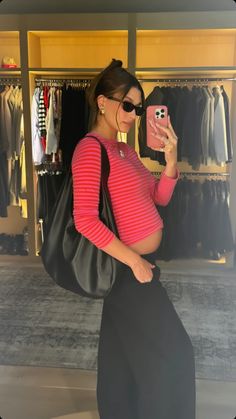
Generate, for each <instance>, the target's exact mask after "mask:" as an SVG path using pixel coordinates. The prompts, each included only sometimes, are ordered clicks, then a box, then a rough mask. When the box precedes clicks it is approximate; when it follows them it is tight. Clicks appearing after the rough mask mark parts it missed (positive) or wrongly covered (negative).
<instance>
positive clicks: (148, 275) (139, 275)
mask: <svg viewBox="0 0 236 419" xmlns="http://www.w3.org/2000/svg"><path fill="white" fill-rule="evenodd" d="M130 268H131V269H132V271H133V274H134V276H135V278H136V279H137V281H139V282H141V283H145V282H151V280H152V277H153V272H152V269H153V268H155V265H152V264H151V263H150V262H148V261H147V260H146V259H144V258H142V257H141V256H140V258H139V259H138V260H136V261H135V263H134V264H131V265H130Z"/></svg>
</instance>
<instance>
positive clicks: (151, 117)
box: [146, 105, 168, 148]
mask: <svg viewBox="0 0 236 419" xmlns="http://www.w3.org/2000/svg"><path fill="white" fill-rule="evenodd" d="M156 122H158V124H159V125H161V126H163V127H167V126H168V109H167V106H165V105H149V106H147V110H146V132H147V146H148V147H150V148H162V147H164V145H165V144H164V143H163V141H161V140H159V138H157V137H156V135H161V136H163V135H165V133H164V131H162V130H161V129H160V128H158V127H157V126H156Z"/></svg>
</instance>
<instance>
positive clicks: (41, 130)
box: [31, 80, 89, 169]
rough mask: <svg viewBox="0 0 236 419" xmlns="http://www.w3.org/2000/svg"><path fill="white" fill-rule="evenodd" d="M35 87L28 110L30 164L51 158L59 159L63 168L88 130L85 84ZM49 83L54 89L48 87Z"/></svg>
mask: <svg viewBox="0 0 236 419" xmlns="http://www.w3.org/2000/svg"><path fill="white" fill-rule="evenodd" d="M43 83H44V85H43V86H42V85H41V86H39V87H36V88H35V91H34V94H33V98H32V107H31V127H32V150H33V162H34V164H35V165H41V164H43V163H44V162H45V160H48V159H49V157H50V156H51V158H52V160H53V161H56V160H57V159H58V158H61V157H62V161H63V165H64V168H65V169H66V168H68V167H69V166H70V163H71V158H72V155H73V151H74V148H75V146H76V144H77V142H78V140H79V139H80V138H82V137H83V136H84V135H85V133H86V132H87V131H88V121H89V107H88V105H87V102H86V97H85V90H86V87H87V85H88V84H86V83H80V82H79V81H78V85H76V81H75V82H74V83H73V85H70V84H69V83H66V82H65V83H62V82H59V85H58V86H56V83H55V81H54V80H53V81H52V82H51V81H50V80H48V82H47V81H44V82H43ZM51 83H52V84H53V86H51Z"/></svg>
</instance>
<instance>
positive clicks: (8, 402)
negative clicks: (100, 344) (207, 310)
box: [0, 366, 236, 419]
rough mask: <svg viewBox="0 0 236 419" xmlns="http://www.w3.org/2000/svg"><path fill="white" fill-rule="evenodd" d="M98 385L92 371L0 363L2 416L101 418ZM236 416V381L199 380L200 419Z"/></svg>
mask: <svg viewBox="0 0 236 419" xmlns="http://www.w3.org/2000/svg"><path fill="white" fill-rule="evenodd" d="M95 386H96V374H95V373H94V372H91V371H82V370H75V369H61V368H41V367H40V368H39V367H34V368H32V367H14V366H9V367H8V366H0V417H1V419H99V416H98V414H97V411H96V393H95ZM235 416H236V383H225V382H219V381H205V380H198V381H197V419H234V418H235ZM111 419H112V418H111ZM121 419H122V418H121ZM144 419H148V418H144ZM171 419H172V418H171ZM173 419H174V418H173Z"/></svg>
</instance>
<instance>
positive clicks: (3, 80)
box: [0, 76, 21, 86]
mask: <svg viewBox="0 0 236 419" xmlns="http://www.w3.org/2000/svg"><path fill="white" fill-rule="evenodd" d="M9 84H13V85H14V86H21V79H20V78H19V77H1V76H0V85H4V86H5V85H6V86H7V85H9Z"/></svg>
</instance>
